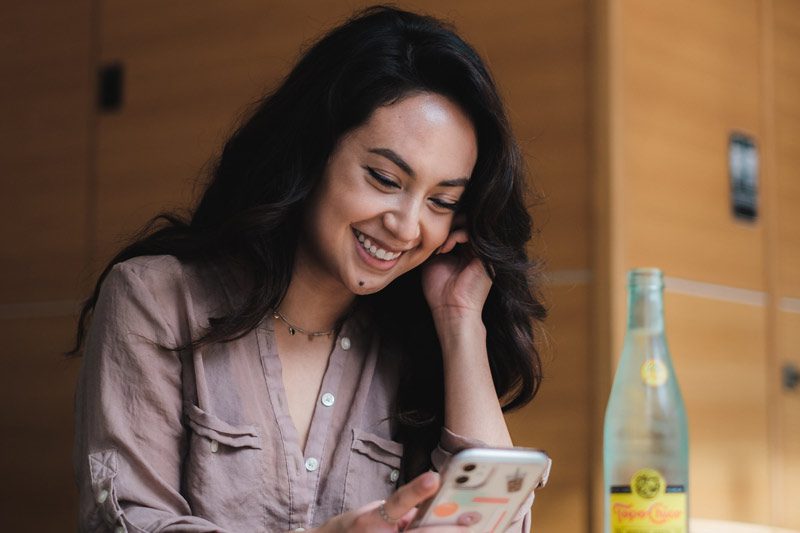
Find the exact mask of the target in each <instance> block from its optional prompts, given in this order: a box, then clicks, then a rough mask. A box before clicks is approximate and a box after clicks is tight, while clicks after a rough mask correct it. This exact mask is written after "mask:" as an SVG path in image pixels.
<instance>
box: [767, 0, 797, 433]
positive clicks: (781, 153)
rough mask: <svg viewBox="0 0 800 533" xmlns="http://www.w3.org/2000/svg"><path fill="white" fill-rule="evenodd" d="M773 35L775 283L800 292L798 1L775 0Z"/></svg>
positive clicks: (781, 291)
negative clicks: (775, 191)
mask: <svg viewBox="0 0 800 533" xmlns="http://www.w3.org/2000/svg"><path fill="white" fill-rule="evenodd" d="M772 35H773V39H774V40H773V65H772V66H773V72H774V79H773V89H774V100H773V105H774V110H773V114H774V128H775V130H774V133H773V139H774V154H775V176H774V178H773V179H774V181H775V187H776V189H777V197H776V201H777V205H776V206H775V210H776V213H775V215H776V218H777V224H776V226H777V227H776V228H775V230H776V232H777V236H776V243H777V249H776V254H775V257H774V258H773V260H774V261H777V267H778V270H777V276H778V279H777V287H776V289H777V291H778V296H779V297H785V296H789V297H792V298H800V210H798V209H797V206H798V205H800V2H796V1H794V0H773V23H772ZM798 438H800V437H798Z"/></svg>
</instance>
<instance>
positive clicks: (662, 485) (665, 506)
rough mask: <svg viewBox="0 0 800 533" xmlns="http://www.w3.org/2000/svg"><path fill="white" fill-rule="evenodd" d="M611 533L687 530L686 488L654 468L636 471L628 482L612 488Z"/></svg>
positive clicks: (660, 532)
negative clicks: (674, 483)
mask: <svg viewBox="0 0 800 533" xmlns="http://www.w3.org/2000/svg"><path fill="white" fill-rule="evenodd" d="M609 502H610V505H611V509H610V511H611V512H610V513H609V514H610V516H611V533H687V517H686V489H685V487H684V486H683V485H667V484H666V482H665V481H664V477H663V476H662V475H661V474H660V473H659V472H658V471H657V470H651V469H649V468H645V469H642V470H639V471H638V472H636V474H634V475H633V478H631V484H630V485H615V486H612V487H611V494H610V498H609Z"/></svg>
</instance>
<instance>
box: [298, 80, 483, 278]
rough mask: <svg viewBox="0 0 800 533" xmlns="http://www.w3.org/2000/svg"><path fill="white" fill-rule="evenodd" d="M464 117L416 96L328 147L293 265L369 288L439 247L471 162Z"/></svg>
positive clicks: (444, 103)
mask: <svg viewBox="0 0 800 533" xmlns="http://www.w3.org/2000/svg"><path fill="white" fill-rule="evenodd" d="M477 154H478V148H477V141H476V135H475V130H474V128H473V126H472V123H471V121H470V119H469V118H468V117H467V115H466V114H465V113H464V112H463V111H462V110H461V109H460V108H459V107H458V106H457V105H456V104H454V103H453V102H452V101H450V100H448V99H447V98H445V97H443V96H441V95H438V94H432V93H415V94H412V95H410V96H407V97H405V98H403V99H402V100H400V101H398V102H395V103H393V104H391V105H387V106H384V107H380V108H378V109H376V110H375V111H374V112H373V114H372V115H371V116H370V118H369V120H368V121H367V122H366V123H365V124H363V125H362V126H360V127H358V128H356V129H354V130H353V131H351V132H350V133H348V134H347V135H345V136H344V137H343V138H342V139H341V140H340V142H339V144H338V145H337V147H336V148H335V149H334V151H333V153H332V154H331V156H330V158H329V160H328V163H327V166H326V168H325V172H324V175H323V177H322V179H321V182H320V184H319V185H318V187H317V189H316V190H315V192H314V194H313V195H312V197H311V198H310V200H309V204H308V207H307V210H306V216H305V227H304V231H303V235H302V237H301V240H300V246H299V250H298V263H297V265H296V273H297V268H300V269H303V270H304V271H305V272H304V273H305V274H310V275H311V276H313V277H312V278H311V279H313V280H314V282H315V283H317V284H319V285H318V286H319V287H320V288H322V287H325V286H331V287H334V286H341V287H343V288H345V289H346V290H348V291H349V292H350V293H352V294H369V293H373V292H376V291H378V290H380V289H382V288H384V287H385V286H386V285H388V284H389V283H390V282H391V281H392V280H394V279H396V278H397V277H398V276H400V275H401V274H403V273H405V272H408V271H409V270H411V269H413V268H415V267H417V266H419V265H420V264H421V263H422V262H423V261H425V260H426V259H427V258H428V257H430V256H431V254H432V253H433V252H435V251H436V249H437V248H438V247H439V246H441V245H442V244H443V243H444V241H445V239H446V238H447V236H448V234H449V233H450V230H451V229H452V225H453V216H454V212H455V210H456V209H457V206H458V202H459V200H460V198H461V195H462V193H463V192H464V187H465V185H466V183H467V180H468V179H469V177H470V175H471V174H472V169H473V167H474V166H475V160H476V158H477Z"/></svg>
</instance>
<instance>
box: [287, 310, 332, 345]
mask: <svg viewBox="0 0 800 533" xmlns="http://www.w3.org/2000/svg"><path fill="white" fill-rule="evenodd" d="M272 317H273V318H277V319H278V320H280V321H281V322H283V323H284V324H286V326H287V327H288V328H289V335H292V336H294V335H296V334H297V333H302V334H303V335H308V340H310V341H313V340H314V337H330V336H331V335H333V332H334V331H336V328H333V329H329V330H328V331H306V330H304V329H303V328H301V327H298V326H295V325H294V324H292V323H291V322H289V321H288V320H286V317H285V316H283V315H282V314H280V312H278V310H277V309H273V310H272Z"/></svg>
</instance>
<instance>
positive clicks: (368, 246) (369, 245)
mask: <svg viewBox="0 0 800 533" xmlns="http://www.w3.org/2000/svg"><path fill="white" fill-rule="evenodd" d="M353 232H354V233H355V234H356V238H358V242H359V243H360V244H361V247H362V248H363V249H364V250H365V251H366V252H367V253H368V254H369V255H371V256H372V257H374V258H376V259H380V260H381V261H394V260H395V259H397V258H398V257H400V255H401V254H402V253H403V252H389V251H387V250H384V249H383V248H380V247H378V246H377V245H376V244H375V243H373V242H372V241H370V240H369V238H368V237H367V236H365V235H364V234H363V233H361V232H360V231H358V230H357V229H355V228H353Z"/></svg>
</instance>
